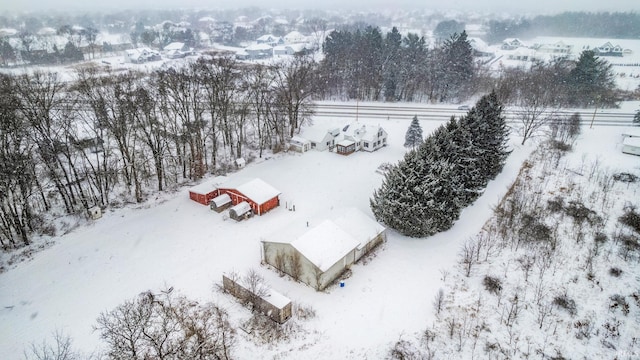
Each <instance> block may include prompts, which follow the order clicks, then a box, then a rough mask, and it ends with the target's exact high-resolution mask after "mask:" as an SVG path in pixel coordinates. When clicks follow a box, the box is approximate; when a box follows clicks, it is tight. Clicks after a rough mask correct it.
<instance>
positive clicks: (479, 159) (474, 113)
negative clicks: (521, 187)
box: [370, 92, 509, 237]
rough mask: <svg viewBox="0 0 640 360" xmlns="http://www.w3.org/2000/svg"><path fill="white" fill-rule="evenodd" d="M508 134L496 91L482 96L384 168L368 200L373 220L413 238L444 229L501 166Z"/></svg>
mask: <svg viewBox="0 0 640 360" xmlns="http://www.w3.org/2000/svg"><path fill="white" fill-rule="evenodd" d="M415 120H417V119H415ZM410 128H411V127H410ZM409 133H410V131H407V137H408V136H409ZM508 135H509V132H508V128H507V127H506V123H505V119H504V116H503V115H502V105H501V104H500V102H499V101H498V99H497V96H496V94H495V92H492V93H491V94H489V95H485V96H483V97H482V98H481V99H480V101H478V103H477V104H476V105H475V106H474V107H473V108H472V109H471V110H470V111H469V113H468V114H467V115H466V116H464V117H463V118H461V119H460V120H456V119H455V118H453V117H452V118H451V120H450V121H449V122H447V123H446V124H445V125H443V126H440V127H439V128H438V129H436V131H434V133H433V134H432V135H431V136H429V137H428V138H427V139H426V140H425V141H424V142H423V143H422V144H421V145H420V146H419V147H418V148H417V149H415V150H411V151H409V152H408V153H407V154H406V155H405V157H404V159H403V160H402V161H400V162H399V163H398V164H397V165H396V166H395V167H394V168H393V169H392V170H391V171H389V172H388V173H387V175H386V177H385V179H384V181H383V183H382V186H381V187H380V189H378V190H376V191H375V192H374V194H373V197H372V198H371V200H370V205H371V210H372V211H373V214H374V215H375V217H376V219H377V220H378V221H380V222H382V223H384V224H386V225H387V226H389V227H391V228H393V229H396V230H397V231H399V232H400V233H402V234H404V235H407V236H412V237H424V236H429V235H433V234H435V233H437V232H440V231H444V230H447V229H449V228H450V227H451V226H452V225H453V223H454V222H455V221H456V220H457V219H458V216H459V215H460V211H461V210H462V208H463V207H465V206H467V205H469V204H471V203H472V202H473V201H474V200H475V199H476V198H477V197H478V195H479V194H480V193H481V192H482V190H483V189H484V188H485V187H486V185H487V183H488V182H489V180H490V179H493V178H494V177H495V176H496V175H497V174H498V173H500V171H501V170H502V167H503V166H504V163H505V161H506V158H507V156H508V155H509V151H508V150H507V140H508Z"/></svg>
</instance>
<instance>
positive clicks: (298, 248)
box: [262, 209, 385, 291]
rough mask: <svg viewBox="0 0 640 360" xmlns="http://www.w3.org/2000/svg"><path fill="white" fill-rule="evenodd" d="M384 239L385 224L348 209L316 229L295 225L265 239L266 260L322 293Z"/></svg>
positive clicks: (314, 227)
mask: <svg viewBox="0 0 640 360" xmlns="http://www.w3.org/2000/svg"><path fill="white" fill-rule="evenodd" d="M307 225H308V224H307ZM384 236H385V228H384V227H383V226H382V225H380V224H378V223H377V222H376V221H374V220H373V219H371V218H370V217H368V216H367V215H365V214H363V213H362V212H360V211H359V210H357V209H347V210H344V211H339V212H338V214H336V216H335V218H334V219H332V220H324V221H321V222H319V223H318V224H317V225H315V226H313V227H308V226H307V227H305V226H304V225H300V224H298V225H297V226H296V225H294V224H291V225H290V226H287V228H286V229H283V230H282V231H279V232H277V233H275V234H274V235H273V236H272V238H271V239H269V240H263V241H262V260H263V261H265V262H266V263H268V264H270V265H271V266H273V267H275V268H276V269H278V270H279V271H282V272H284V273H286V274H289V275H290V276H292V277H293V278H294V279H296V280H299V281H302V282H304V283H305V284H308V285H309V286H311V287H313V288H314V289H316V290H318V291H320V290H323V289H325V288H326V287H327V286H328V285H330V284H331V283H332V282H334V281H335V280H336V279H337V278H338V277H339V276H340V275H342V273H344V272H345V271H346V270H347V269H349V268H350V266H351V265H352V264H354V263H355V262H356V261H358V260H359V259H360V258H361V257H362V256H364V255H365V254H366V253H368V252H369V251H371V249H373V248H374V247H375V246H376V245H378V244H380V243H381V242H382V241H384Z"/></svg>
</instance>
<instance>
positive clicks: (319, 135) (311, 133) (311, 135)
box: [301, 127, 333, 143]
mask: <svg viewBox="0 0 640 360" xmlns="http://www.w3.org/2000/svg"><path fill="white" fill-rule="evenodd" d="M301 136H302V137H303V138H305V139H309V140H310V141H313V142H315V143H319V142H322V141H324V140H325V139H326V138H327V136H329V137H333V136H332V135H331V134H330V133H329V130H327V129H322V128H317V127H311V128H306V129H305V130H304V132H303V133H302V135H301Z"/></svg>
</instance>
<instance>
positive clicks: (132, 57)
mask: <svg viewBox="0 0 640 360" xmlns="http://www.w3.org/2000/svg"><path fill="white" fill-rule="evenodd" d="M160 59H161V57H160V53H158V52H157V51H154V50H151V49H149V48H137V49H130V50H125V52H124V61H125V62H128V63H132V64H141V63H145V62H148V61H156V60H160Z"/></svg>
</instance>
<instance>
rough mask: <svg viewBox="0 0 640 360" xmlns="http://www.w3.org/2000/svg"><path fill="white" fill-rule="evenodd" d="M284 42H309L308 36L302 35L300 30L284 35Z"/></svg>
mask: <svg viewBox="0 0 640 360" xmlns="http://www.w3.org/2000/svg"><path fill="white" fill-rule="evenodd" d="M284 42H285V43H286V44H299V43H305V42H307V37H306V36H305V35H302V33H300V32H299V31H295V30H294V31H292V32H290V33H288V34H287V35H285V36H284Z"/></svg>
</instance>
